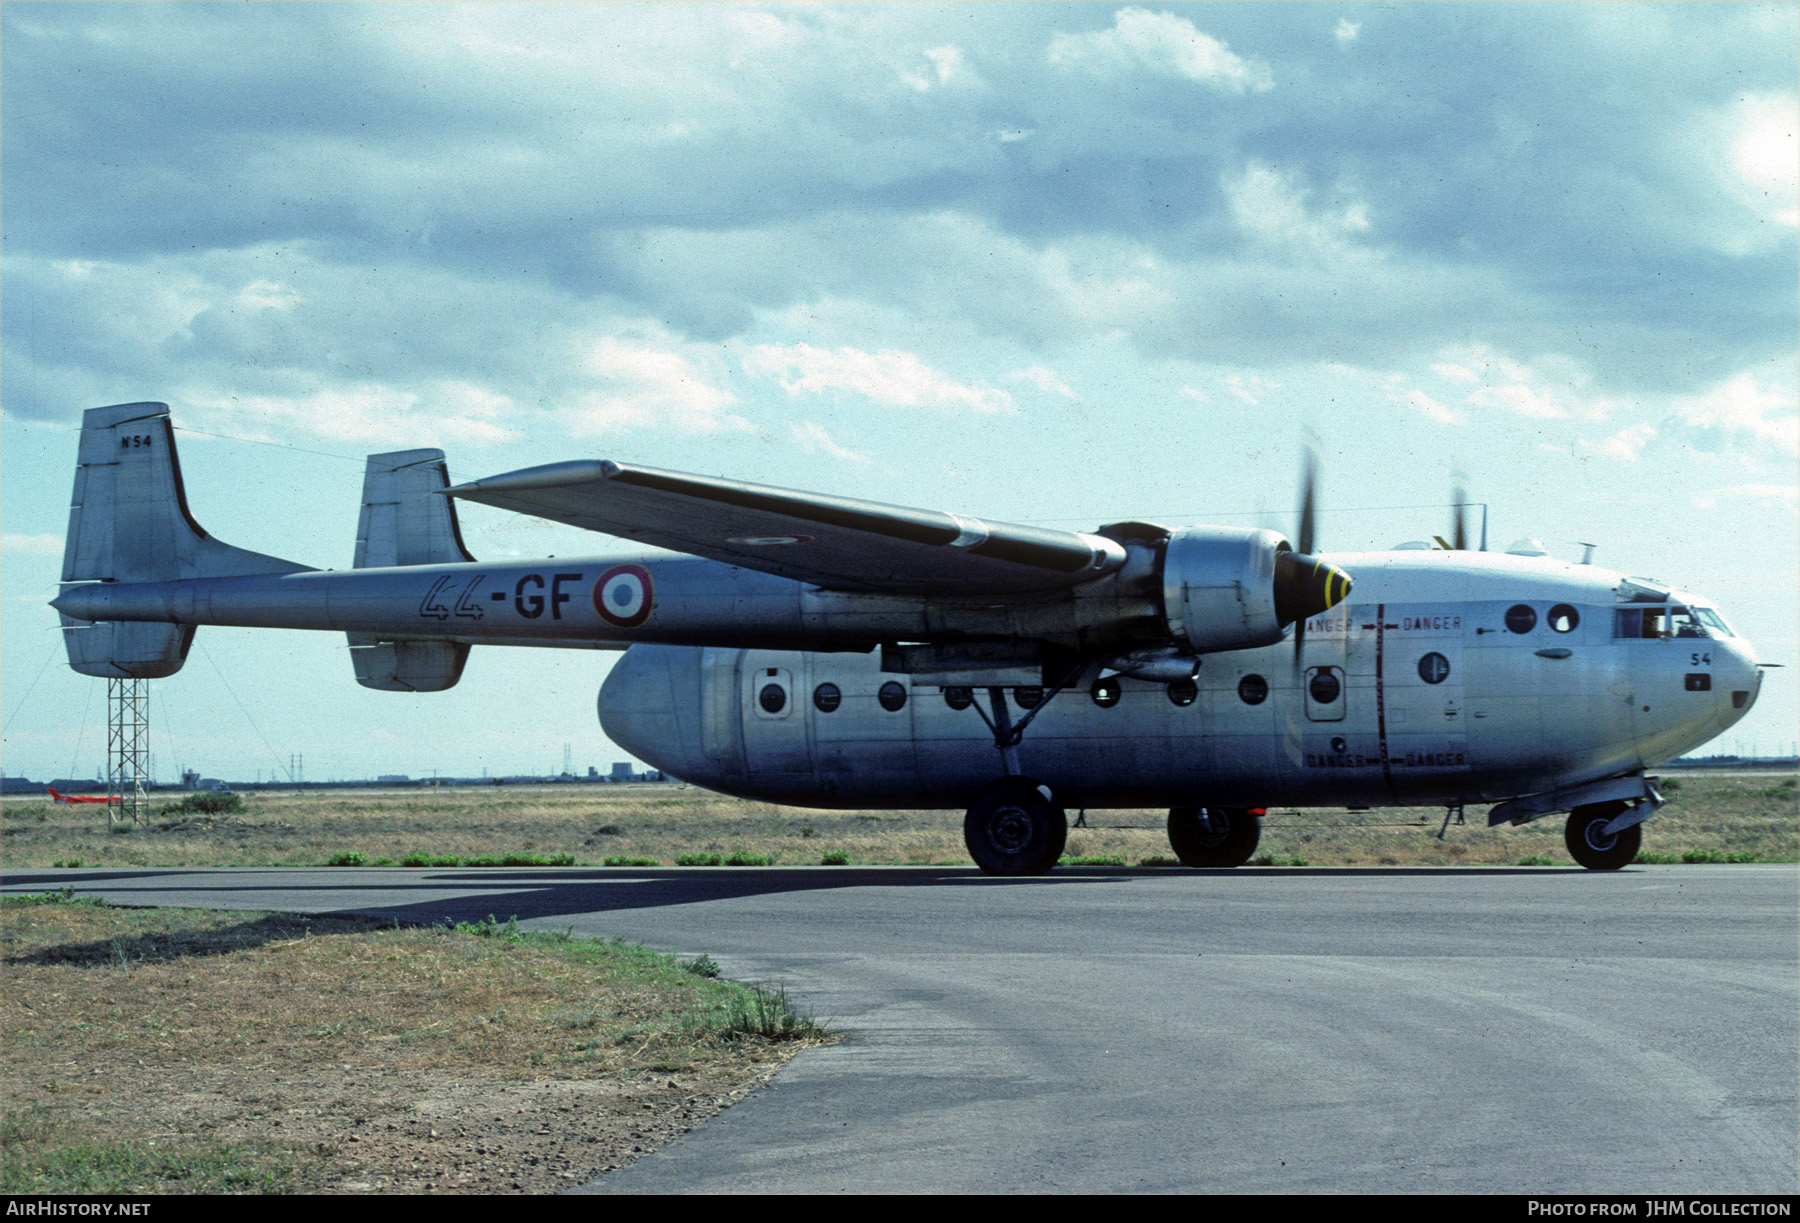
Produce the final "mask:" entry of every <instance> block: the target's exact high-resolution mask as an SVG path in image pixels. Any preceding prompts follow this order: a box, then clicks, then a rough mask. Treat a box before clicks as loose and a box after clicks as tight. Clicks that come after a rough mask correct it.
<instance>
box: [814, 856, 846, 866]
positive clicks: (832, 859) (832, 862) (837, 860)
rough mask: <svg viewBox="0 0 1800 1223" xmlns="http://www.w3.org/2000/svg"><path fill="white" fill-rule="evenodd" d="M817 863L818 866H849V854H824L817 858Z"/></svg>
mask: <svg viewBox="0 0 1800 1223" xmlns="http://www.w3.org/2000/svg"><path fill="white" fill-rule="evenodd" d="M819 865H820V866H849V865H850V855H849V854H826V855H825V856H824V857H823V858H820V859H819Z"/></svg>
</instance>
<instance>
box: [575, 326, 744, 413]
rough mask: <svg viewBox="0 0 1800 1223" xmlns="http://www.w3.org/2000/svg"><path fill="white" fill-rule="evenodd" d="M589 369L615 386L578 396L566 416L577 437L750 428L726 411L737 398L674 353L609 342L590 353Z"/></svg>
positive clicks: (650, 347)
mask: <svg viewBox="0 0 1800 1223" xmlns="http://www.w3.org/2000/svg"><path fill="white" fill-rule="evenodd" d="M585 364H586V367H587V369H588V371H589V372H591V373H592V374H594V375H595V376H597V377H599V378H601V379H604V380H605V381H607V382H609V383H611V384H612V385H611V386H609V387H608V388H607V389H605V390H596V391H588V392H584V393H582V394H579V395H577V396H576V398H575V402H574V403H573V404H571V405H570V406H569V407H568V408H566V409H565V410H564V411H565V415H566V417H567V419H568V424H569V428H570V430H571V431H572V432H574V433H577V434H596V433H613V432H618V431H620V430H624V429H636V428H657V429H674V430H676V431H678V432H682V433H715V432H718V431H719V430H721V429H747V428H749V427H750V426H749V423H748V422H747V421H745V420H743V419H742V418H740V417H737V416H734V415H731V414H730V413H728V412H726V411H725V409H726V408H727V407H729V406H730V405H731V404H734V403H736V402H737V396H735V395H733V394H732V393H731V392H730V391H727V390H723V389H721V388H719V387H716V386H714V385H713V384H712V383H711V382H709V381H708V380H707V379H706V378H705V376H704V375H702V374H701V372H700V371H699V369H698V368H696V367H695V365H694V363H693V362H692V361H690V360H689V359H688V358H686V357H684V356H682V355H681V354H680V353H678V352H675V351H673V350H671V349H667V348H658V347H656V346H654V345H650V344H632V343H627V342H626V341H624V340H620V339H616V338H614V337H611V336H608V337H605V338H603V339H601V340H599V341H598V342H597V343H595V344H594V345H593V346H592V347H591V348H589V349H588V351H587V353H586V356H585Z"/></svg>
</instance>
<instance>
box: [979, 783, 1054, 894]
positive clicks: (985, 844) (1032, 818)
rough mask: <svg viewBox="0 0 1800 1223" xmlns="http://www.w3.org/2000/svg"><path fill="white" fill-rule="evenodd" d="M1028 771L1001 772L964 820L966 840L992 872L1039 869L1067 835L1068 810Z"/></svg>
mask: <svg viewBox="0 0 1800 1223" xmlns="http://www.w3.org/2000/svg"><path fill="white" fill-rule="evenodd" d="M1045 789H1046V787H1041V786H1040V785H1039V784H1038V783H1037V782H1036V781H1033V780H1032V779H1031V778H1029V777H1002V778H1001V779H1000V780H998V781H996V782H994V783H993V784H992V785H990V786H988V788H987V789H985V790H983V791H982V792H981V797H980V798H978V799H976V800H975V805H974V806H973V807H970V808H969V814H968V816H967V817H966V818H965V819H964V820H963V841H964V842H965V843H966V844H967V845H968V847H969V856H970V857H971V858H973V859H975V865H976V866H979V867H980V868H981V869H982V870H984V871H986V872H987V873H988V874H990V875H1041V874H1043V873H1044V872H1045V871H1047V870H1049V869H1050V868H1051V867H1053V866H1055V865H1056V860H1057V859H1058V858H1060V857H1062V852H1063V846H1064V845H1065V844H1067V842H1068V839H1069V816H1068V813H1067V812H1065V811H1064V810H1063V809H1062V804H1061V803H1058V802H1056V801H1055V800H1054V799H1053V798H1051V797H1049V796H1048V795H1047V794H1046V793H1045Z"/></svg>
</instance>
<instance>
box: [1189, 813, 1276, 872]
mask: <svg viewBox="0 0 1800 1223" xmlns="http://www.w3.org/2000/svg"><path fill="white" fill-rule="evenodd" d="M1260 840H1262V820H1261V819H1259V818H1257V817H1256V816H1254V815H1252V814H1250V811H1249V809H1248V808H1246V807H1176V808H1174V809H1172V810H1171V811H1170V812H1169V845H1170V847H1171V848H1172V849H1174V851H1175V856H1176V857H1177V858H1180V859H1181V864H1182V865H1183V866H1199V867H1223V866H1242V865H1243V864H1244V863H1246V862H1248V861H1250V856H1251V855H1252V854H1254V853H1255V852H1256V843H1257V842H1258V841H1260Z"/></svg>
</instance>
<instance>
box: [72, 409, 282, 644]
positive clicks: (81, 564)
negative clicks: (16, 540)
mask: <svg viewBox="0 0 1800 1223" xmlns="http://www.w3.org/2000/svg"><path fill="white" fill-rule="evenodd" d="M306 568H307V567H306V566H305V565H296V564H294V563H293V562H292V561H284V560H281V559H280V558H278V557H273V556H264V555H263V554H262V553H260V552H249V551H246V550H245V549H243V548H234V547H232V546H231V545H230V544H225V543H220V542H219V541H218V540H216V539H214V538H213V537H212V536H210V535H208V534H207V533H206V532H205V530H203V529H202V528H201V526H200V524H199V523H197V522H195V521H194V516H193V514H192V513H191V512H190V511H189V510H188V505H187V495H186V493H185V491H184V490H183V489H182V485H181V460H180V459H179V457H178V456H177V455H176V453H175V431H174V430H173V429H172V428H171V427H170V425H169V405H168V404H164V403H122V404H114V405H113V406H111V407H106V408H91V409H89V410H88V411H87V412H86V413H84V414H83V415H82V419H81V449H80V453H79V456H78V457H77V459H76V468H75V491H74V495H73V496H72V497H71V498H70V504H69V534H68V539H67V542H66V543H65V544H64V546H63V572H62V580H63V584H64V585H65V586H67V585H70V584H73V583H78V582H177V581H183V580H192V579H196V578H213V577H239V576H245V575H249V574H261V573H298V572H301V571H303V570H305V569H306ZM193 639H194V628H193V626H192V625H184V624H165V623H150V622H134V621H107V622H102V623H89V622H88V621H85V620H75V619H72V618H70V617H68V616H64V617H63V644H64V645H65V646H66V647H67V648H68V651H69V665H70V666H71V667H73V668H74V669H75V670H76V671H79V672H81V673H82V674H83V675H103V676H107V677H109V678H129V679H155V678H158V677H161V676H164V675H173V674H174V673H175V672H177V671H179V670H180V669H181V664H182V662H183V661H184V660H185V659H186V658H187V651H188V646H189V645H190V644H191V643H192V641H193Z"/></svg>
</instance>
